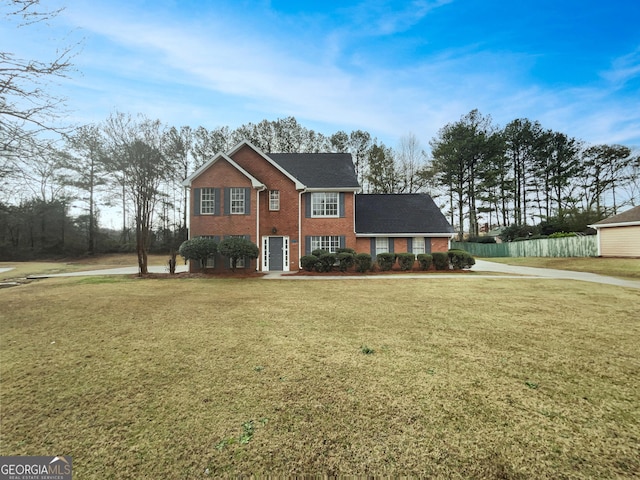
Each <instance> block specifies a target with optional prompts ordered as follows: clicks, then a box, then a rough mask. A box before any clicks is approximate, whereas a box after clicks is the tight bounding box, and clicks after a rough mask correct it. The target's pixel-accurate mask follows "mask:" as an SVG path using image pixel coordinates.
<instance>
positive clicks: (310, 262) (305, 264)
mask: <svg viewBox="0 0 640 480" xmlns="http://www.w3.org/2000/svg"><path fill="white" fill-rule="evenodd" d="M316 263H318V257H316V256H315V255H305V256H304V257H302V258H301V259H300V266H301V267H302V268H303V269H305V270H306V271H307V272H313V270H314V269H315V268H316Z"/></svg>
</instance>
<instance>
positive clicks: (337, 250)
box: [336, 248, 356, 255]
mask: <svg viewBox="0 0 640 480" xmlns="http://www.w3.org/2000/svg"><path fill="white" fill-rule="evenodd" d="M341 253H350V254H352V255H355V254H356V251H355V250H354V249H353V248H336V254H338V255H339V254H341Z"/></svg>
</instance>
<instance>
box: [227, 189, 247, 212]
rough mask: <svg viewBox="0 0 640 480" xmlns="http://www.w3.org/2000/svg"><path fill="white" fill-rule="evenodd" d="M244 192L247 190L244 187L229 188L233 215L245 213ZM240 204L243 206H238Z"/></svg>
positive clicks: (230, 210) (230, 209)
mask: <svg viewBox="0 0 640 480" xmlns="http://www.w3.org/2000/svg"><path fill="white" fill-rule="evenodd" d="M244 192H245V190H244V188H243V187H231V189H230V190H229V195H230V196H231V199H230V201H231V204H230V208H229V213H231V215H244V209H245V198H244V195H245V193H244ZM239 206H242V208H238V207H239Z"/></svg>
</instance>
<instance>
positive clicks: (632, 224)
mask: <svg viewBox="0 0 640 480" xmlns="http://www.w3.org/2000/svg"><path fill="white" fill-rule="evenodd" d="M589 226H590V227H592V228H595V229H596V231H597V232H598V255H599V256H601V257H637V258H640V206H637V207H634V208H632V209H631V210H627V211H626V212H623V213H621V214H619V215H614V216H613V217H609V218H605V219H604V220H600V221H599V222H597V223H594V224H593V225H589Z"/></svg>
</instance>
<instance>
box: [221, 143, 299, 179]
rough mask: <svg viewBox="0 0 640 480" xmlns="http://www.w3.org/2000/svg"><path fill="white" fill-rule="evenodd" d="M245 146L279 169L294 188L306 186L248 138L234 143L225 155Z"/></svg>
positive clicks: (232, 153) (230, 154) (229, 154)
mask: <svg viewBox="0 0 640 480" xmlns="http://www.w3.org/2000/svg"><path fill="white" fill-rule="evenodd" d="M245 146H246V147H249V148H251V149H253V151H254V152H256V153H257V154H258V155H260V156H261V157H262V158H264V159H265V160H266V161H267V162H269V163H270V164H271V165H273V166H274V167H275V168H276V169H277V170H278V171H280V173H282V174H283V175H284V176H285V177H287V178H288V179H289V180H291V181H292V182H293V183H294V184H295V186H296V190H304V189H305V188H306V186H305V185H304V184H303V183H302V182H300V180H298V179H297V178H296V177H294V176H293V175H291V174H290V173H289V172H287V171H286V170H285V169H284V168H282V167H281V166H280V165H278V164H277V163H276V162H274V161H273V160H272V159H271V158H269V155H267V154H266V153H264V152H263V151H262V150H260V149H259V148H258V147H256V146H255V145H254V144H253V143H251V142H250V141H249V140H243V141H241V142H240V143H239V144H238V145H236V146H235V147H233V148H232V149H231V150H229V151H228V152H227V155H228V156H229V157H230V156H232V155H234V154H235V153H236V152H237V151H238V150H240V149H241V148H242V147H245Z"/></svg>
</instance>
